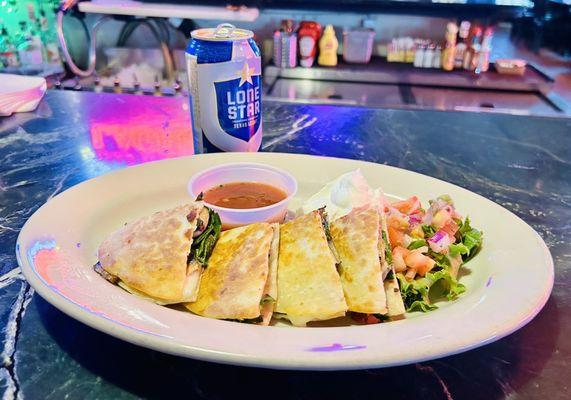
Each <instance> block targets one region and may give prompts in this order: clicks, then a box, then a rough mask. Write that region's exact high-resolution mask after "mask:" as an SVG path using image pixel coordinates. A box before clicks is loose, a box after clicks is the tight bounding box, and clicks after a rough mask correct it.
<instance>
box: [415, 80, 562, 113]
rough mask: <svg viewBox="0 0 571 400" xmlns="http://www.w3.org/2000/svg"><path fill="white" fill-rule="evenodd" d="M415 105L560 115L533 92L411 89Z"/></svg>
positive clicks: (448, 108)
mask: <svg viewBox="0 0 571 400" xmlns="http://www.w3.org/2000/svg"><path fill="white" fill-rule="evenodd" d="M411 92H412V95H413V96H414V99H415V103H416V105H417V106H419V107H422V108H430V109H436V110H469V111H493V112H501V113H509V114H522V115H559V114H561V112H560V111H558V110H557V109H556V108H554V107H553V106H552V105H551V104H550V103H549V102H548V101H546V99H545V98H544V97H542V96H541V95H539V94H535V93H511V92H501V91H487V90H464V89H443V88H439V89H434V88H427V87H418V86H417V87H412V88H411Z"/></svg>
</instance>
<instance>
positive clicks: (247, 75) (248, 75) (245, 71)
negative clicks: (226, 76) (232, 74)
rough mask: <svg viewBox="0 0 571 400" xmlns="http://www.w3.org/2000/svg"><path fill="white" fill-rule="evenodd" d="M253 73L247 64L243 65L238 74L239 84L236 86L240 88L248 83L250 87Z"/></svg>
mask: <svg viewBox="0 0 571 400" xmlns="http://www.w3.org/2000/svg"><path fill="white" fill-rule="evenodd" d="M253 72H255V71H254V70H253V69H250V66H249V65H248V63H244V67H243V68H242V72H241V73H240V83H239V84H238V86H242V85H243V84H244V83H246V82H248V83H249V84H250V85H253V83H252V73H253Z"/></svg>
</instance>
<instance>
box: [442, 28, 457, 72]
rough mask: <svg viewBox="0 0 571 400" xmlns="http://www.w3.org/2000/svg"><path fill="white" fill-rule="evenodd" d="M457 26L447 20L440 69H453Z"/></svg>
mask: <svg viewBox="0 0 571 400" xmlns="http://www.w3.org/2000/svg"><path fill="white" fill-rule="evenodd" d="M457 33H458V26H457V25H456V24H455V23H453V22H449V23H448V24H447V25H446V35H445V40H446V43H445V44H444V49H443V50H442V69H443V70H444V71H452V70H453V69H454V55H455V53H456V34H457Z"/></svg>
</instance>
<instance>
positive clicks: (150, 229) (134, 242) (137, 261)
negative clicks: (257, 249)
mask: <svg viewBox="0 0 571 400" xmlns="http://www.w3.org/2000/svg"><path fill="white" fill-rule="evenodd" d="M205 218H208V210H207V209H206V208H205V207H204V205H203V203H202V202H195V203H190V204H185V205H181V206H178V207H175V208H171V209H169V210H166V211H161V212H157V213H154V214H153V215H151V216H148V217H144V218H141V219H139V220H136V221H133V222H131V223H128V224H126V225H125V226H124V227H123V228H121V229H119V230H118V231H116V232H114V233H112V234H111V235H109V236H108V237H107V238H106V239H105V240H104V241H103V243H102V244H101V246H100V247H99V251H98V256H99V263H98V264H96V266H95V270H96V271H97V272H98V273H100V274H101V275H102V276H103V277H104V278H105V279H107V280H109V281H111V282H113V283H118V284H119V286H121V287H123V288H124V289H126V290H128V291H130V292H132V293H134V294H138V295H141V296H143V297H147V298H150V299H151V300H153V301H155V302H157V303H159V304H174V303H181V302H185V301H190V300H192V299H194V298H195V297H196V293H197V290H198V285H199V282H200V275H201V273H202V265H201V264H200V263H197V262H195V261H193V260H190V262H189V252H190V251H191V246H192V243H193V235H195V236H196V234H197V233H200V232H199V231H200V230H204V228H205V224H206V223H207V222H206V221H204V219H205ZM216 218H217V216H216ZM197 226H198V230H197Z"/></svg>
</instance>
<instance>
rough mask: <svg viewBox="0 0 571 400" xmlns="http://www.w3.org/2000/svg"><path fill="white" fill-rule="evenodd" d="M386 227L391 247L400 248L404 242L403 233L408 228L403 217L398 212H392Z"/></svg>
mask: <svg viewBox="0 0 571 400" xmlns="http://www.w3.org/2000/svg"><path fill="white" fill-rule="evenodd" d="M387 225H388V231H389V242H390V243H391V247H395V246H402V244H403V241H404V233H405V232H406V230H407V229H408V226H409V225H408V221H407V220H406V219H405V216H403V215H402V214H401V213H399V212H394V213H392V214H390V215H389V217H388V218H387Z"/></svg>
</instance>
